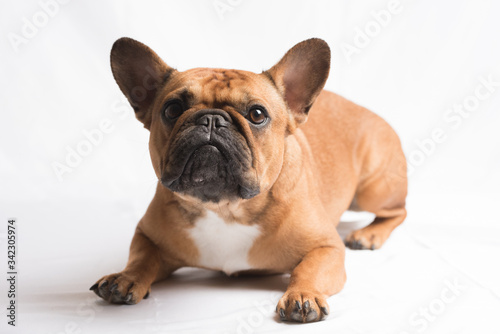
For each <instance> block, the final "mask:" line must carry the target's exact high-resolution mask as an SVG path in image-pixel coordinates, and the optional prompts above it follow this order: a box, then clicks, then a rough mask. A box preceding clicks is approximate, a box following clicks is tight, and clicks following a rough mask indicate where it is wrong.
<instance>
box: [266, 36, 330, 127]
mask: <svg viewBox="0 0 500 334" xmlns="http://www.w3.org/2000/svg"><path fill="white" fill-rule="evenodd" d="M329 71H330V48H329V47H328V44H327V43H326V42H325V41H324V40H322V39H319V38H311V39H308V40H305V41H303V42H300V43H299V44H297V45H295V46H294V47H293V48H291V49H290V50H289V51H288V52H287V53H286V54H285V55H284V56H283V58H281V60H280V61H279V62H278V63H277V64H276V65H274V66H273V67H272V68H271V69H269V70H268V71H265V72H264V74H265V75H267V76H268V77H270V78H271V79H272V81H273V82H274V84H275V85H276V87H277V88H278V90H279V91H280V93H281V95H282V96H283V98H284V100H285V102H286V104H287V105H288V108H289V109H290V111H291V112H292V113H293V115H294V117H295V120H296V122H297V124H301V123H303V122H305V121H306V119H307V115H308V112H309V109H310V108H311V106H312V104H313V103H314V101H315V100H316V97H317V96H318V95H319V93H320V92H321V90H322V89H323V86H324V85H325V82H326V79H327V78H328V73H329Z"/></svg>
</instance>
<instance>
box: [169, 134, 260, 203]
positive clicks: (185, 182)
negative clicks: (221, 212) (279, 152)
mask: <svg viewBox="0 0 500 334" xmlns="http://www.w3.org/2000/svg"><path fill="white" fill-rule="evenodd" d="M190 137H194V138H191V139H190V140H186V139H184V140H183V139H182V138H181V140H180V141H179V142H180V144H179V145H178V146H177V147H174V149H173V150H172V152H171V153H170V155H169V161H168V162H167V164H166V168H165V169H164V171H163V175H162V178H161V183H162V184H163V185H164V186H165V187H166V188H168V189H170V190H171V191H173V192H177V193H181V194H186V195H190V196H193V197H196V198H199V199H201V200H202V201H211V202H219V201H220V200H222V199H232V198H243V199H249V198H252V197H254V196H256V195H257V194H258V193H259V192H260V190H259V186H258V183H257V182H256V180H251V179H249V178H248V174H249V173H248V168H249V166H247V165H246V162H248V157H247V155H248V152H246V151H248V148H246V150H243V149H242V148H241V147H240V148H239V149H238V147H235V146H238V145H237V144H235V143H234V141H231V140H225V141H221V140H208V141H206V140H201V141H198V140H196V137H198V136H196V135H194V136H193V135H192V134H190ZM185 142H189V144H191V145H189V144H188V145H182V143H185ZM193 142H194V143H193ZM250 161H251V160H250Z"/></svg>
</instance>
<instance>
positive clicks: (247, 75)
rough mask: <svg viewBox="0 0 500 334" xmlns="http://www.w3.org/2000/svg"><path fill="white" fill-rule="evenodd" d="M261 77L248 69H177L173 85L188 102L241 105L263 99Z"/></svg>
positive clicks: (236, 106)
mask: <svg viewBox="0 0 500 334" xmlns="http://www.w3.org/2000/svg"><path fill="white" fill-rule="evenodd" d="M261 80H262V79H261V78H258V77H257V75H256V74H254V73H251V72H245V71H241V70H227V69H208V68H196V69H192V70H188V71H185V72H182V73H179V78H178V80H176V81H177V83H176V85H178V86H180V87H182V88H180V89H177V90H176V92H175V93H176V94H182V95H183V96H182V97H183V98H185V99H187V100H188V101H187V102H188V103H189V104H190V105H191V106H195V105H196V106H200V107H203V108H220V109H224V108H226V107H232V108H235V109H237V110H238V109H245V108H246V107H248V105H249V104H251V103H265V99H266V96H265V95H266V93H265V92H263V91H262V89H261V88H262V87H261V86H262V85H263V83H262V82H261Z"/></svg>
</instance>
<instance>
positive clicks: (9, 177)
mask: <svg viewBox="0 0 500 334" xmlns="http://www.w3.org/2000/svg"><path fill="white" fill-rule="evenodd" d="M41 2H42V3H45V2H50V1H49V0H42V1H41ZM217 3H218V4H219V5H220V6H224V4H226V5H225V6H226V7H225V8H226V10H225V11H223V12H222V11H221V10H220V9H219V10H217V8H216V6H215V5H214V4H217ZM221 4H222V5H221ZM389 4H390V1H389V0H377V1H374V0H365V1H356V2H355V3H354V1H348V0H338V1H326V0H325V1H284V0H283V1H255V0H254V1H250V0H241V1H240V0H220V1H215V2H214V1H212V0H210V1H135V2H130V1H95V0H94V1H80V0H73V1H69V2H68V3H66V4H60V5H58V7H57V8H55V7H54V6H52V7H50V8H49V11H52V13H51V14H52V16H47V15H46V14H43V13H44V12H43V7H46V6H43V5H41V4H40V3H39V2H37V1H16V2H14V1H6V0H2V1H1V10H0V22H1V23H0V29H1V30H0V37H1V38H0V57H1V58H0V70H1V72H0V112H1V118H0V219H1V220H0V222H1V227H0V236H1V237H2V238H1V242H2V245H1V252H0V255H1V258H0V267H1V268H2V271H3V270H5V271H6V269H5V268H6V246H5V245H6V243H5V241H6V238H5V231H6V224H7V218H9V217H15V218H17V220H18V225H19V226H18V238H19V259H18V263H19V264H18V268H19V281H18V293H19V294H18V297H19V298H18V314H17V316H18V320H17V321H18V327H17V328H16V332H19V333H33V332H35V331H36V332H37V333H73V332H74V333H100V332H103V333H104V332H105V333H113V332H116V333H124V332H137V333H156V332H158V333H163V332H166V331H169V332H171V331H172V332H176V333H184V332H185V333H200V332H202V331H203V332H204V333H257V332H304V330H308V331H309V330H314V331H315V332H322V333H333V332H336V333H398V334H399V333H472V332H474V333H475V332H482V333H498V332H499V331H500V325H499V324H498V314H500V283H499V282H500V269H499V255H500V240H499V234H500V225H499V223H500V221H499V220H500V219H499V218H498V217H499V216H498V201H499V200H500V196H499V195H500V192H499V190H498V189H499V188H500V173H499V170H500V131H499V130H498V127H499V126H500V113H499V108H500V98H499V96H500V87H499V86H498V84H497V86H493V87H492V88H491V90H492V92H491V94H490V95H489V96H488V97H487V98H481V99H477V98H475V97H474V94H475V92H476V87H478V86H480V85H481V80H483V79H484V80H487V78H490V79H491V80H493V81H494V82H497V83H498V82H500V39H499V36H498V33H499V31H500V21H499V20H498V15H499V14H500V3H499V2H498V1H493V0H489V1H488V0H478V1H473V0H470V1H465V0H458V1H457V0H447V1H445V0H441V1H433V0H420V1H417V0H401V1H400V5H399V6H398V7H397V8H398V13H397V14H391V16H390V18H387V16H385V17H384V18H385V20H386V22H385V23H384V26H381V25H380V24H378V23H376V22H377V21H376V20H375V16H376V15H375V16H374V13H380V11H381V10H387V9H388V7H390V5H389ZM227 6H229V7H227ZM40 13H42V14H40ZM44 15H45V18H47V20H45V22H44ZM27 22H28V23H27ZM33 23H34V24H37V25H38V28H37V31H33V30H32V31H29V29H28V28H26V26H27V25H30V24H33ZM35 27H36V26H35ZM377 27H378V28H377ZM365 29H368V30H369V34H370V35H371V36H368V37H367V38H366V37H365V39H364V44H363V43H361V42H363V41H362V39H363V37H359V35H360V33H359V31H362V30H365ZM370 29H371V30H370ZM23 30H24V35H23ZM26 31H28V32H29V33H31V34H28V35H29V36H28V35H26ZM13 36H17V37H13ZM122 36H128V37H132V38H135V39H137V40H139V41H142V42H143V43H145V44H147V45H149V46H150V47H152V48H153V49H154V50H155V51H156V52H157V53H158V54H159V55H160V56H161V57H162V58H163V59H164V60H165V61H166V62H167V63H168V64H169V65H171V66H173V67H175V68H177V69H179V70H184V69H188V68H192V67H227V68H238V69H245V70H251V71H257V72H260V71H261V70H264V69H267V68H269V67H271V66H272V65H273V64H274V63H275V62H277V61H278V60H279V58H280V57H281V56H282V55H283V54H284V53H285V52H286V51H287V50H288V49H289V48H290V47H292V46H293V45H294V44H295V43H297V42H300V41H301V40H303V39H307V38H310V37H320V38H323V39H325V40H326V41H327V42H328V43H329V44H330V46H331V48H332V54H333V57H332V70H331V72H330V77H329V79H328V82H327V84H326V88H327V89H329V90H333V91H335V92H337V93H339V94H341V95H343V96H345V97H347V98H349V99H351V100H353V101H354V102H356V103H358V104H361V105H363V106H366V107H368V108H369V109H371V110H373V111H375V112H376V113H378V114H379V115H381V116H382V117H384V118H385V119H386V120H387V121H388V122H389V123H390V124H391V125H392V126H393V127H394V128H395V129H396V131H397V132H398V133H399V135H400V137H401V140H402V143H403V146H404V150H405V153H406V155H407V157H408V158H409V160H410V163H411V164H412V165H413V166H414V170H413V171H412V174H411V177H410V194H409V197H408V210H409V216H408V218H407V220H406V222H405V223H404V224H403V225H402V226H401V227H400V228H398V229H397V230H396V231H395V233H394V234H393V236H392V237H391V238H390V239H389V241H388V242H387V243H386V245H385V246H384V247H383V248H382V249H381V250H378V251H375V252H371V251H348V253H347V259H346V266H347V270H348V283H347V285H346V287H345V289H344V290H343V291H342V292H341V293H340V294H338V295H337V296H334V297H332V298H330V299H329V303H330V307H331V315H330V317H329V318H328V320H327V321H324V322H321V323H317V324H311V325H306V326H307V327H303V326H301V325H298V326H297V325H288V324H283V323H280V322H279V321H277V320H276V318H275V315H274V313H273V308H274V305H275V304H276V302H277V300H278V299H279V297H280V295H281V294H282V293H283V291H284V288H285V287H286V277H285V278H282V277H279V276H276V277H265V278H254V279H241V280H234V279H228V278H225V277H223V276H220V275H218V274H214V273H211V272H206V271H200V270H193V269H187V270H182V271H180V272H179V273H178V274H177V275H175V277H174V279H173V280H172V281H170V282H165V283H160V284H158V285H156V286H154V287H153V293H152V295H151V298H149V299H148V300H145V301H143V302H141V303H140V304H138V305H135V306H115V305H107V304H106V303H104V302H102V301H99V300H98V298H97V297H95V296H94V295H93V294H92V293H91V292H89V291H88V287H90V285H92V284H93V283H94V282H95V281H96V280H97V279H98V278H99V277H100V276H102V275H104V274H108V273H111V272H114V271H119V270H121V268H122V267H123V266H124V264H125V262H126V259H127V253H128V246H129V243H130V239H131V237H132V234H133V231H134V227H135V224H136V223H137V221H138V220H139V219H140V217H141V216H142V214H143V213H144V211H145V209H146V207H147V205H148V203H149V201H150V200H151V198H152V196H153V193H154V189H155V184H156V177H155V175H154V173H153V170H152V168H151V166H150V159H149V153H148V148H147V142H148V132H147V131H146V130H145V129H143V128H142V126H141V124H140V123H139V122H138V121H136V120H135V119H134V116H133V112H132V110H131V108H130V107H128V106H126V104H125V103H124V102H123V101H124V99H123V97H122V95H121V93H120V91H119V89H118V86H117V85H116V84H115V82H114V80H113V77H112V75H111V71H110V67H109V51H110V48H111V45H112V43H113V42H114V41H115V40H116V39H117V38H119V37H122ZM13 38H25V40H24V41H23V43H22V44H19V45H17V46H14V44H15V43H14V44H13V43H12V41H11V40H12V39H13ZM347 45H350V46H352V47H356V48H357V51H356V53H354V54H352V55H351V56H347V55H346V53H345V50H346V48H348V47H349V46H347ZM343 50H344V51H343ZM480 92H483V93H485V92H488V91H487V90H485V88H484V87H483V88H480ZM474 101H475V102H477V105H473V104H474ZM464 103H466V104H467V103H469V105H468V108H469V109H474V110H472V111H471V112H470V113H468V115H467V117H466V118H461V120H454V121H450V119H448V120H447V119H445V116H446V115H447V112H448V111H449V110H450V109H452V108H453V107H454V105H459V106H460V105H463V104H464ZM471 106H472V107H471ZM450 115H451V114H450ZM450 115H449V116H450ZM454 117H456V115H455V116H454ZM455 119H456V118H455ZM103 120H108V122H111V124H112V127H111V129H112V130H111V131H110V132H109V133H107V134H104V135H103V138H102V141H100V142H98V143H97V144H96V145H93V146H92V148H91V152H90V153H89V154H88V155H87V156H84V157H83V158H82V160H81V162H79V164H78V165H77V166H75V167H74V168H72V171H71V172H67V173H65V174H63V175H62V177H61V178H58V176H57V173H55V171H54V168H53V165H54V163H61V164H66V161H65V160H66V158H67V154H68V150H72V149H73V150H76V149H77V147H78V145H82V144H81V143H82V142H84V141H85V140H86V137H85V135H84V133H83V131H90V130H92V129H97V128H98V127H99V124H100V123H101V122H102V121H103ZM459 122H460V123H459ZM436 131H437V132H440V133H441V134H442V135H441V137H440V138H441V140H440V142H439V143H434V144H429V139H430V138H432V134H433V132H436ZM423 142H425V143H427V144H426V146H425V147H426V148H425V147H424V148H422V147H423V146H422V145H423V144H422V143H423ZM423 150H426V151H427V152H423ZM355 218H356V219H358V218H357V217H355ZM352 228H353V225H352V224H351V225H346V224H343V225H342V226H341V229H342V232H343V233H345V231H347V230H349V229H352ZM2 277H3V276H2ZM0 282H2V283H1V284H0V289H1V290H0V301H1V303H2V304H1V305H2V309H4V306H3V305H5V302H7V298H6V295H7V286H6V281H5V279H3V278H2V279H0ZM450 284H451V285H454V284H455V285H457V286H458V288H456V289H455V290H449V287H448V286H449V285H450ZM453 291H454V292H453ZM443 296H444V297H443ZM450 299H452V300H450ZM257 304H262V305H264V306H261V307H259V306H257ZM426 310H427V311H426ZM422 312H430V313H428V315H427V316H424V315H423V314H424V313H422ZM2 314H3V312H2ZM6 322H7V317H5V316H4V315H2V316H1V317H0V331H1V332H4V331H5V329H8V327H9V326H7V324H6ZM13 332H14V331H13Z"/></svg>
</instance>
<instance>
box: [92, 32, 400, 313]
mask: <svg viewBox="0 0 500 334" xmlns="http://www.w3.org/2000/svg"><path fill="white" fill-rule="evenodd" d="M111 68H112V72H113V75H114V78H115V80H116V82H117V83H118V86H119V87H120V89H121V91H122V92H123V94H124V95H125V96H126V97H127V99H128V101H129V102H130V104H131V105H132V107H133V109H134V111H135V115H136V117H137V119H138V120H139V121H140V122H142V123H143V125H144V127H145V128H146V129H148V130H149V131H150V140H149V151H150V154H151V160H152V163H153V167H154V170H155V173H156V176H157V177H158V184H157V188H156V193H155V196H154V198H153V200H152V202H151V204H150V205H149V207H148V209H147V211H146V213H145V215H144V217H143V218H142V219H141V220H140V221H139V223H138V225H137V228H136V231H135V234H134V237H133V239H132V244H131V246H130V255H129V260H128V263H127V265H126V267H125V269H124V270H123V271H121V272H119V273H115V274H111V275H106V276H104V277H102V278H101V279H99V280H98V281H97V283H95V284H94V285H93V286H92V287H91V288H90V290H93V291H94V292H95V293H96V294H97V295H98V296H100V297H102V298H103V299H105V300H107V301H109V302H112V303H125V304H136V303H138V302H140V301H141V300H142V299H143V298H147V297H148V296H149V294H150V291H151V285H152V284H153V283H154V282H156V281H160V280H163V279H166V278H167V277H169V275H171V274H172V273H173V272H174V271H175V270H177V269H179V268H181V267H198V268H206V269H211V270H218V271H223V272H224V273H226V274H228V275H240V274H278V273H290V274H291V276H290V282H289V285H288V287H287V289H286V292H285V293H284V295H283V297H282V298H281V299H280V300H279V302H278V305H277V307H276V312H277V313H278V315H279V317H280V318H281V320H284V321H292V322H314V321H318V320H322V319H324V318H325V317H326V316H327V315H328V314H329V307H328V303H327V298H328V297H329V296H332V295H334V294H336V293H338V292H339V291H340V290H341V289H342V288H343V286H344V283H345V281H346V272H345V268H344V259H345V246H346V245H347V246H348V247H350V248H353V249H371V250H373V249H377V248H379V247H381V246H382V244H383V243H384V242H385V241H386V239H387V238H388V237H389V235H390V234H391V232H392V231H393V230H394V228H396V227H397V226H398V225H399V224H401V223H402V222H403V220H404V219H405V217H406V209H405V199H406V195H407V175H406V174H407V173H406V160H405V156H404V154H403V151H402V148H401V143H400V140H399V138H398V136H397V135H396V133H395V132H394V130H393V129H392V128H391V127H390V126H389V125H388V124H387V123H386V122H385V121H384V120H383V119H382V118H380V117H379V116H377V115H375V114H374V113H372V112H370V111H369V110H367V109H365V108H363V107H361V106H358V105H356V104H354V103H353V102H350V101H348V100H346V99H345V98H342V97H341V96H339V95H336V94H334V93H332V92H328V91H325V90H323V86H324V85H325V82H326V80H327V77H328V74H329V70H330V48H329V47H328V44H327V43H326V42H325V41H323V40H321V39H317V38H313V39H308V40H305V41H303V42H301V43H298V44H297V45H295V46H294V47H293V48H291V49H290V50H289V51H288V52H287V53H286V54H285V55H284V56H283V58H282V59H281V60H280V61H279V62H278V63H277V64H276V65H274V66H273V67H272V68H271V69H269V70H267V71H263V72H262V73H253V72H248V71H243V70H228V69H211V68H195V69H190V70H187V71H184V72H181V71H177V70H175V69H173V68H172V67H170V66H168V65H167V64H166V63H165V62H163V60H162V59H160V57H159V56H158V55H157V54H156V53H155V52H154V51H153V50H151V49H150V48H149V47H147V46H146V45H144V44H142V43H140V42H138V41H135V40H133V39H130V38H121V39H118V40H117V41H116V42H115V43H114V45H113V47H112V50H111ZM306 120H307V122H306ZM348 209H349V210H359V211H368V212H372V213H374V214H375V219H374V221H373V222H372V223H371V224H370V225H368V226H366V227H364V228H362V229H359V230H356V231H354V232H352V233H350V234H349V235H348V236H347V237H346V239H345V241H343V240H342V239H341V237H340V236H339V234H338V232H337V230H336V226H337V224H338V222H339V220H340V217H341V215H342V213H343V212H344V211H346V210H348Z"/></svg>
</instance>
